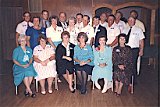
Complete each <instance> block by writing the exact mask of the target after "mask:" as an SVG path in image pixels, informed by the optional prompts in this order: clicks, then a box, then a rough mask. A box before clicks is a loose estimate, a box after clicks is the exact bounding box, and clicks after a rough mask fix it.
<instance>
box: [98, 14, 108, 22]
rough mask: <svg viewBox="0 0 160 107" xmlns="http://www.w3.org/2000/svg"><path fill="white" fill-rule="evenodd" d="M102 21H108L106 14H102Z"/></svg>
mask: <svg viewBox="0 0 160 107" xmlns="http://www.w3.org/2000/svg"><path fill="white" fill-rule="evenodd" d="M100 19H101V21H103V22H104V21H106V20H107V15H106V14H105V13H102V14H101V16H100Z"/></svg>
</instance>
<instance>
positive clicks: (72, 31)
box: [66, 17, 79, 45]
mask: <svg viewBox="0 0 160 107" xmlns="http://www.w3.org/2000/svg"><path fill="white" fill-rule="evenodd" d="M68 21H69V25H68V28H67V29H66V30H67V31H68V32H69V33H70V42H71V43H73V44H74V45H77V35H78V33H79V29H78V28H76V27H75V23H76V18H75V17H70V18H69V20H68Z"/></svg>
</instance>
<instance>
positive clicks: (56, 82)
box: [54, 75, 58, 90]
mask: <svg viewBox="0 0 160 107" xmlns="http://www.w3.org/2000/svg"><path fill="white" fill-rule="evenodd" d="M54 82H55V89H56V90H58V75H56V77H55V81H54Z"/></svg>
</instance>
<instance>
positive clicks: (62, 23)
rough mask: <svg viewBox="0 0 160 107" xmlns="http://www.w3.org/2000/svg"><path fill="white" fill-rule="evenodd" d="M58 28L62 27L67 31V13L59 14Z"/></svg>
mask: <svg viewBox="0 0 160 107" xmlns="http://www.w3.org/2000/svg"><path fill="white" fill-rule="evenodd" d="M57 26H60V27H62V28H63V31H64V30H66V29H67V26H68V23H67V14H66V13H65V12H60V13H59V21H58V22H57Z"/></svg>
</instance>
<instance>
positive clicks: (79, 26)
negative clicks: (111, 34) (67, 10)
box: [75, 13, 83, 31]
mask: <svg viewBox="0 0 160 107" xmlns="http://www.w3.org/2000/svg"><path fill="white" fill-rule="evenodd" d="M82 19H83V15H82V14H81V13H77V14H76V21H77V22H76V24H75V27H76V28H77V29H78V30H79V31H81V29H82V28H83V22H82Z"/></svg>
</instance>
